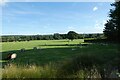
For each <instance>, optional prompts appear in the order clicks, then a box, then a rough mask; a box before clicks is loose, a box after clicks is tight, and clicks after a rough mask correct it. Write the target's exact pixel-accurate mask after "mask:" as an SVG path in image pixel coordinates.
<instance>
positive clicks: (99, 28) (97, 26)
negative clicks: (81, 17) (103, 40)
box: [94, 20, 106, 33]
mask: <svg viewBox="0 0 120 80" xmlns="http://www.w3.org/2000/svg"><path fill="white" fill-rule="evenodd" d="M105 23H106V20H103V21H98V20H97V21H96V22H95V25H94V29H95V31H97V32H101V33H102V32H103V29H104V27H105V26H104V24H105Z"/></svg>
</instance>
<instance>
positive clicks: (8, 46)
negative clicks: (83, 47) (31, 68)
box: [0, 39, 84, 52]
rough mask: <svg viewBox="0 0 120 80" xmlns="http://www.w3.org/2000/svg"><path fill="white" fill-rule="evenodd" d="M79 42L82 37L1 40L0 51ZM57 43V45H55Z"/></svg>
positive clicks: (81, 40)
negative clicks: (70, 39)
mask: <svg viewBox="0 0 120 80" xmlns="http://www.w3.org/2000/svg"><path fill="white" fill-rule="evenodd" d="M81 42H84V40H83V39H78V40H73V41H69V40H34V41H24V42H3V43H1V45H2V51H0V52H5V51H12V50H20V49H22V48H25V49H26V50H28V49H33V47H39V48H55V47H68V46H63V45H65V44H79V43H81ZM46 45H53V46H46ZM57 45H59V46H57Z"/></svg>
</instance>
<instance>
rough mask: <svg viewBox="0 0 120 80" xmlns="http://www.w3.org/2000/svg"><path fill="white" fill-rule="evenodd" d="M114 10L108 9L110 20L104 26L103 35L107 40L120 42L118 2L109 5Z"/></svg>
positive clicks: (119, 5) (119, 10)
mask: <svg viewBox="0 0 120 80" xmlns="http://www.w3.org/2000/svg"><path fill="white" fill-rule="evenodd" d="M111 6H114V7H115V8H113V9H110V14H109V17H110V19H109V20H108V21H107V23H106V24H105V29H104V31H103V32H104V35H105V36H106V37H107V39H108V40H112V41H120V34H119V33H120V1H119V2H115V3H113V4H111Z"/></svg>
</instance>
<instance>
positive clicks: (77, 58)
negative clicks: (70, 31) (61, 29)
mask: <svg viewBox="0 0 120 80" xmlns="http://www.w3.org/2000/svg"><path fill="white" fill-rule="evenodd" d="M82 42H83V40H74V41H70V42H68V40H48V41H47V40H40V41H30V42H11V43H10V42H7V43H2V46H3V48H2V57H3V58H5V57H6V56H7V54H8V53H16V54H17V58H16V59H15V60H14V61H11V62H9V63H13V64H15V65H14V66H13V67H12V68H11V67H10V66H7V67H5V69H3V77H6V76H7V78H9V77H15V78H16V77H22V78H23V77H33V78H34V77H39V78H42V77H46V78H47V77H54V78H55V77H68V78H69V77H74V78H75V77H78V78H83V77H85V78H87V77H88V76H90V75H91V74H94V75H96V76H94V75H93V77H101V74H103V71H104V69H106V71H107V72H106V73H108V72H109V71H110V72H109V73H112V72H114V70H113V68H115V69H116V70H119V68H120V49H119V47H120V45H119V44H107V45H102V44H98V43H96V44H89V45H87V46H80V45H78V44H79V43H82ZM82 44H85V43H82ZM11 45H12V46H11ZM33 47H40V48H42V49H36V50H35V49H33ZM22 48H25V51H24V52H21V50H20V49H22ZM50 63H54V64H50ZM6 64H8V63H6V62H4V63H3V65H6ZM17 65H18V66H17ZM27 65H29V66H27ZM16 66H17V67H16ZM30 66H34V67H35V69H37V70H35V71H34V69H33V68H30ZM27 67H29V68H27ZM10 70H13V74H11V75H9V74H8V73H10ZM25 70H27V71H25ZM19 71H20V72H19ZM32 72H33V73H32ZM32 74H35V75H32ZM18 75H21V76H18ZM31 75H32V76H31Z"/></svg>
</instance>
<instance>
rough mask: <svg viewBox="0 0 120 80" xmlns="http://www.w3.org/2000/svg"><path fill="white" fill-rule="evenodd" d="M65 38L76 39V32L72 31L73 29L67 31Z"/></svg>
mask: <svg viewBox="0 0 120 80" xmlns="http://www.w3.org/2000/svg"><path fill="white" fill-rule="evenodd" d="M67 38H68V39H70V40H73V39H78V33H76V32H74V31H69V32H68V34H67Z"/></svg>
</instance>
